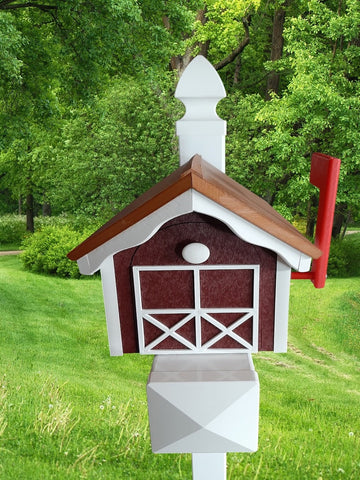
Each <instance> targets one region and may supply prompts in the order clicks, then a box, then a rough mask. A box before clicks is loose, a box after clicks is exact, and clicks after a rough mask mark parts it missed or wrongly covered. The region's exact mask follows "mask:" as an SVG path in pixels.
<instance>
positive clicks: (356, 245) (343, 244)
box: [328, 233, 360, 278]
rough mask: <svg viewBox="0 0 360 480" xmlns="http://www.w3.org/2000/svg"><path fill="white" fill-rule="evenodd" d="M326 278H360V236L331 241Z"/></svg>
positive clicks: (357, 234)
mask: <svg viewBox="0 0 360 480" xmlns="http://www.w3.org/2000/svg"><path fill="white" fill-rule="evenodd" d="M328 276H329V277H334V278H344V277H356V276H360V234H359V233H355V234H351V235H347V236H346V237H345V238H344V239H343V240H338V239H336V240H333V241H332V243H331V248H330V255H329V264H328Z"/></svg>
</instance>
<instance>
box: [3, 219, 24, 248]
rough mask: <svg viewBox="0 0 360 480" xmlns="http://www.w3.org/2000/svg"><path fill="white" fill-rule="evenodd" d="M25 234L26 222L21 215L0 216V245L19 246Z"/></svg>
mask: <svg viewBox="0 0 360 480" xmlns="http://www.w3.org/2000/svg"><path fill="white" fill-rule="evenodd" d="M25 234H26V221H25V217H24V216H22V215H2V216H0V244H7V243H14V244H18V245H20V243H21V242H22V241H23V240H24V237H25Z"/></svg>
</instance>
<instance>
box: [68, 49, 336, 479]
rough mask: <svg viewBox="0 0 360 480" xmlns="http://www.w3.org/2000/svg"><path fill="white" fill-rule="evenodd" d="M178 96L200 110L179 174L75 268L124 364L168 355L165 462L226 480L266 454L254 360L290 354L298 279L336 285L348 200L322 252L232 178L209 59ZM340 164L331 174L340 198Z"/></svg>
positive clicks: (183, 125)
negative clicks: (249, 456) (337, 232)
mask: <svg viewBox="0 0 360 480" xmlns="http://www.w3.org/2000/svg"><path fill="white" fill-rule="evenodd" d="M175 96H176V97H177V98H179V99H180V100H181V101H182V102H183V103H184V104H185V106H186V114H185V116H184V117H183V118H182V119H181V120H179V121H178V122H177V126H176V128H177V134H178V136H179V139H180V166H179V168H178V169H177V170H175V171H174V172H173V173H172V174H171V175H170V176H168V177H167V178H165V179H163V180H162V181H160V182H159V183H158V184H157V185H154V186H153V187H152V188H151V189H150V190H149V191H147V192H146V193H144V194H143V195H141V196H140V197H139V198H137V199H136V200H135V201H134V202H132V203H131V204H130V205H128V206H127V207H126V208H125V209H124V210H123V211H121V212H120V213H119V214H117V215H116V216H115V217H114V218H112V219H111V220H110V221H109V222H107V223H106V224H105V225H103V226H102V227H101V228H100V229H99V230H98V231H97V232H95V233H94V234H93V235H91V236H90V237H89V238H88V239H86V240H85V241H84V242H83V243H82V244H80V245H79V246H78V247H76V248H75V249H74V250H72V251H71V252H70V253H69V255H68V256H69V258H70V259H72V260H76V261H77V262H78V265H79V268H80V272H81V273H83V274H88V275H91V274H93V273H94V272H95V271H97V270H100V271H101V278H102V284H103V293H104V302H105V313H106V321H107V329H108V338H109V346H110V353H111V355H122V354H124V353H135V352H138V353H140V354H154V355H156V357H155V360H154V364H153V369H152V372H151V374H150V377H149V382H148V387H147V391H148V404H149V416H150V430H151V439H152V445H153V450H154V451H155V452H158V453H160V452H191V453H193V455H195V456H193V468H194V476H195V475H196V476H197V478H204V479H205V478H210V477H209V474H210V475H212V474H213V473H214V472H215V471H218V472H220V473H219V475H218V476H216V478H225V477H224V468H225V467H224V464H225V462H224V453H225V452H227V451H255V450H256V449H257V434H258V418H259V415H258V408H259V407H258V406H259V382H258V378H257V374H256V372H255V370H254V368H253V364H252V360H251V354H252V353H254V352H257V351H261V350H266V351H274V352H285V351H286V348H287V330H288V328H287V325H288V306H289V289H290V279H291V271H292V270H294V271H296V272H299V273H297V275H298V278H301V277H302V276H306V275H310V276H309V277H307V278H315V281H316V282H317V283H318V284H319V285H320V283H322V278H321V279H320V280H319V275H318V274H315V273H314V272H310V274H307V273H305V272H308V271H309V270H310V267H311V262H312V260H315V262H314V264H315V265H316V262H317V261H319V260H318V259H322V260H321V261H319V262H320V264H321V271H322V273H321V275H324V272H325V271H326V264H327V257H326V258H325V260H324V257H323V256H322V255H323V254H322V250H324V248H325V250H327V252H326V255H327V254H328V248H327V247H328V245H327V243H328V242H329V239H328V232H329V226H330V228H331V222H332V218H330V217H331V209H333V208H334V205H335V195H334V194H332V195H331V196H330V197H331V198H330V200H329V199H328V200H322V210H323V211H326V213H327V216H328V221H327V224H326V225H325V226H324V222H320V223H321V224H322V227H321V234H322V238H323V239H322V241H321V242H320V243H319V242H316V244H313V243H311V242H310V241H309V240H307V239H306V238H305V237H304V236H303V235H301V234H300V233H299V232H298V231H297V230H296V228H294V227H293V226H292V225H291V224H290V223H289V222H288V221H286V220H285V219H284V218H283V217H282V216H281V215H280V214H279V213H278V212H276V211H275V210H274V209H273V208H272V207H271V206H270V205H268V204H267V203H266V202H265V201H264V200H262V199H261V198H260V197H258V196H257V195H255V194H254V193H252V192H250V191H249V190H247V189H246V188H244V187H243V186H241V185H239V184H238V183H237V182H235V181H234V180H232V179H231V178H229V177H228V176H227V175H226V174H225V150H224V139H225V133H226V123H225V122H224V121H223V120H222V119H220V118H219V117H218V116H217V114H216V104H217V103H218V101H219V100H220V99H221V98H223V97H224V96H225V91H224V87H223V85H222V82H221V80H220V77H219V76H218V74H217V72H216V71H215V70H214V68H213V67H212V66H211V65H210V63H209V62H208V61H207V60H206V59H205V58H203V57H201V56H199V57H196V58H195V59H194V60H193V61H192V62H191V63H190V65H189V67H188V68H187V69H186V71H185V72H184V74H183V76H182V77H181V79H180V81H179V84H178V87H177V90H176V93H175ZM325 157H326V156H321V155H320V156H319V155H317V157H316V166H315V167H314V172H313V177H314V176H315V177H316V178H315V180H314V182H316V184H319V185H320V184H321V185H322V184H324V183H325V184H326V185H327V184H328V183H329V182H327V181H325V182H324V181H323V180H321V182H320V180H319V178H322V175H321V171H322V168H323V167H322V165H323V163H322V162H325V163H326V162H327V160H328V159H327V158H325ZM319 158H320V160H319ZM319 161H320V163H319ZM339 163H340V162H339V161H338V160H337V159H332V163H331V165H335V167H334V168H335V170H334V169H333V168H332V167H331V169H330V168H329V169H327V170H326V171H329V172H330V171H332V172H333V173H332V175H335V176H333V178H332V180H331V181H330V184H332V192H333V193H334V192H335V194H336V185H337V177H336V175H338V169H339ZM334 171H335V173H334ZM326 175H327V174H326ZM335 184H336V185H335ZM325 197H326V195H325ZM328 197H329V196H328ZM322 198H324V195H322ZM324 201H325V204H324V203H323V202H324ZM326 202H327V203H326ZM332 211H333V210H332ZM329 212H330V213H329ZM324 232H326V235H327V237H326V238H327V240H326V241H325V240H324V238H325V237H324ZM326 235H325V236H326ZM319 247H320V248H319ZM204 405H207V407H206V408H204ZM207 454H214V455H215V456H214V457H211V459H210V458H209V457H206V456H205V457H202V455H207ZM211 478H215V477H214V476H212V477H211Z"/></svg>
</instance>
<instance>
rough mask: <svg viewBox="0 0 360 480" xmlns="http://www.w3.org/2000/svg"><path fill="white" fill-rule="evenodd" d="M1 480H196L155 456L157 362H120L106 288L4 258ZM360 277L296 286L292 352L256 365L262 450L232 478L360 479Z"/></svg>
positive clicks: (231, 464) (236, 461)
mask: <svg viewBox="0 0 360 480" xmlns="http://www.w3.org/2000/svg"><path fill="white" fill-rule="evenodd" d="M0 302H1V311H0V315H1V317H0V318H1V321H0V479H4V480H15V479H16V480H33V479H34V480H35V479H36V480H39V479H40V480H46V479H64V480H65V479H66V480H71V479H76V480H78V479H97V480H99V479H107V480H110V479H114V480H115V479H138V480H140V479H141V480H143V479H150V480H151V479H154V480H155V479H156V480H158V479H160V480H161V479H163V480H172V479H190V478H191V458H190V455H153V454H152V453H151V447H150V438H149V432H148V426H147V407H146V395H145V384H146V380H147V377H148V374H149V371H150V367H151V363H152V358H151V357H145V356H139V355H126V356H124V357H110V356H109V353H108V346H107V334H106V326H105V319H104V310H103V304H102V293H101V284H100V280H99V278H91V279H83V280H62V279H58V278H54V277H47V276H41V275H36V274H33V273H29V272H26V271H24V270H23V269H22V267H21V265H20V261H19V259H18V258H17V257H13V256H5V257H0ZM359 317H360V278H350V279H336V280H328V282H327V286H326V288H325V289H323V290H315V289H314V288H313V287H312V285H311V284H310V282H308V281H294V282H293V285H292V293H291V312H290V331H289V344H290V347H289V352H288V353H287V354H273V353H263V352H261V353H259V354H257V355H254V357H255V358H254V361H255V364H256V369H257V371H258V373H259V377H260V386H261V405H260V433H259V450H258V452H256V453H254V454H228V457H227V458H228V477H227V478H228V479H232V480H238V479H239V480H240V479H251V480H254V479H276V480H278V479H284V480H289V479H290V480H291V479H298V480H305V479H314V480H319V479H323V480H332V479H338V478H339V479H340V478H341V479H346V480H347V479H354V480H357V479H359V478H360V457H359V452H360V325H359Z"/></svg>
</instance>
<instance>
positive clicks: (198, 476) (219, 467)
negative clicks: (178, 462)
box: [192, 453, 226, 480]
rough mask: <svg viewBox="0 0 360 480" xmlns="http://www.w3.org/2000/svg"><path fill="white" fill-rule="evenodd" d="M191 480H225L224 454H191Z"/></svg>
mask: <svg viewBox="0 0 360 480" xmlns="http://www.w3.org/2000/svg"><path fill="white" fill-rule="evenodd" d="M192 474H193V480H226V453H193V454H192Z"/></svg>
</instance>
